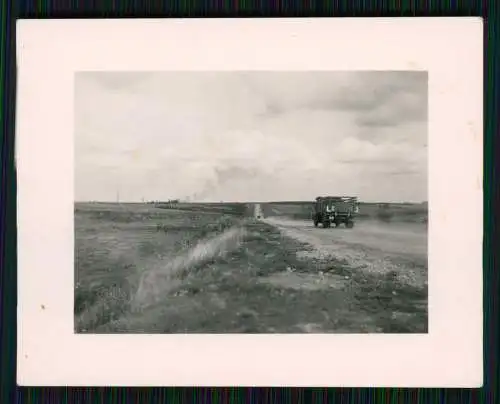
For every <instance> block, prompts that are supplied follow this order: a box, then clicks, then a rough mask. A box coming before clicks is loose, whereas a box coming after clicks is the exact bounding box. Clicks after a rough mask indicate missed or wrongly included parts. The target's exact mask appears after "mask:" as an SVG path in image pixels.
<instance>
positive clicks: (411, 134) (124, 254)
mask: <svg viewBox="0 0 500 404" xmlns="http://www.w3.org/2000/svg"><path fill="white" fill-rule="evenodd" d="M74 83H75V89H74V91H75V106H74V108H75V110H74V114H75V120H74V136H75V137H74V139H75V140H74V141H75V146H74V147H75V149H74V154H75V190H74V192H75V207H74V209H75V268H74V270H75V290H74V293H75V295H74V299H75V300H74V326H75V332H77V333H148V334H151V333H218V334H220V333H280V334H282V333H427V330H428V300H427V297H428V291H427V269H428V262H427V239H428V237H427V229H428V227H427V223H428V210H427V206H428V204H427V199H428V198H427V193H428V192H427V188H428V181H427V175H428V174H427V162H428V159H427V138H428V133H427V123H428V122H427V116H428V114H427V109H428V74H427V72H426V71H349V72H345V71H292V72H287V71H252V72H246V71H230V72H227V71H221V72H217V71H207V72H203V71H201V72H200V71H197V72H182V71H179V72H177V71H168V72H161V71H160V72H131V71H130V72H113V71H104V72H103V71H101V72H77V73H75V81H74Z"/></svg>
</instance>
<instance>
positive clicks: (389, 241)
mask: <svg viewBox="0 0 500 404" xmlns="http://www.w3.org/2000/svg"><path fill="white" fill-rule="evenodd" d="M264 221H265V222H267V223H269V224H271V225H273V226H275V227H277V228H278V229H280V230H281V232H282V233H283V234H284V235H286V236H288V237H292V238H294V239H296V240H298V241H301V242H303V243H306V244H307V245H309V246H310V247H311V251H304V252H299V254H301V255H304V256H307V257H311V258H319V259H323V260H325V259H328V258H329V257H331V258H334V259H335V260H337V261H342V262H344V263H345V264H346V265H347V266H349V267H351V268H353V269H360V270H363V271H370V272H378V273H381V274H383V273H388V272H391V271H392V272H394V273H395V274H396V275H395V276H396V277H397V278H398V279H399V280H400V281H402V282H404V283H407V284H409V285H412V286H416V287H425V286H426V284H427V230H426V228H425V226H424V225H420V224H409V223H408V224H405V223H388V224H385V223H381V222H376V221H363V220H360V221H358V222H357V223H356V226H355V227H354V228H353V229H346V228H344V227H340V228H326V229H324V228H321V227H318V228H315V227H314V226H313V224H312V222H311V221H301V220H291V219H286V218H281V217H267V218H265V219H264Z"/></svg>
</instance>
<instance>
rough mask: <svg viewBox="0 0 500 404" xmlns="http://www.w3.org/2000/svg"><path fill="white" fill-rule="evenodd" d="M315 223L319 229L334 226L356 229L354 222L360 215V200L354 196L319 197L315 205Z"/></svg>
mask: <svg viewBox="0 0 500 404" xmlns="http://www.w3.org/2000/svg"><path fill="white" fill-rule="evenodd" d="M313 210H314V212H313V223H314V226H315V227H317V226H318V225H319V224H320V223H321V224H322V225H323V227H325V228H326V227H330V226H331V225H332V224H334V225H335V227H339V226H340V225H341V224H344V225H345V227H347V228H353V227H354V220H355V217H356V215H357V214H358V213H359V203H358V198H357V197H353V196H318V197H317V198H316V200H315V201H314V203H313Z"/></svg>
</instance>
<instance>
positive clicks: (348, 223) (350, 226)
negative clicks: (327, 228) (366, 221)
mask: <svg viewBox="0 0 500 404" xmlns="http://www.w3.org/2000/svg"><path fill="white" fill-rule="evenodd" d="M345 227H347V228H348V229H352V228H353V227H354V222H352V221H348V222H347V223H346V224H345Z"/></svg>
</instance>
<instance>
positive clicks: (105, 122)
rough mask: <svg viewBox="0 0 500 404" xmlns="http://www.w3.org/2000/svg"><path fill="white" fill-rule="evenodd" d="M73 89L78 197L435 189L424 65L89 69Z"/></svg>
mask: <svg viewBox="0 0 500 404" xmlns="http://www.w3.org/2000/svg"><path fill="white" fill-rule="evenodd" d="M75 91H76V104H75V108H76V109H75V112H76V117H75V118H76V119H75V161H76V194H77V199H114V195H115V193H116V188H117V187H118V185H116V184H118V183H119V184H120V185H119V187H120V188H121V190H122V191H121V194H123V195H124V198H130V199H132V200H140V199H141V198H142V197H145V198H148V199H168V198H174V197H181V198H182V197H186V196H190V197H193V198H194V199H200V200H202V199H205V200H209V199H213V200H221V199H223V200H243V199H246V200H248V199H253V200H266V199H310V198H312V197H314V195H316V194H318V195H319V194H321V193H323V192H328V193H332V192H333V193H334V192H335V191H336V190H338V193H342V194H345V193H353V194H356V195H359V196H360V197H361V198H365V199H378V200H382V199H401V198H403V197H405V198H411V199H416V200H420V199H426V197H427V194H426V181H427V173H426V165H427V151H426V147H427V114H426V110H427V75H426V74H425V73H420V72H418V73H416V72H357V73H351V72H307V73H306V72H238V73H217V72H199V73H198V72H197V73H188V72H179V73H176V72H171V73H167V72H165V73H161V72H160V73H111V72H107V73H85V74H83V73H80V74H79V75H78V77H77V80H76V88H75ZM394 173H399V174H394ZM405 173H406V174H405ZM388 178H391V181H393V179H394V178H398V181H399V179H401V182H398V183H397V184H394V185H395V186H394V187H392V188H387V189H385V188H384V189H383V188H382V187H380V186H376V187H375V186H374V185H373V184H376V183H381V182H387V179H388ZM409 179H410V180H409ZM405 180H406V182H405ZM106 184H107V185H106ZM311 195H312V196H311Z"/></svg>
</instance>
